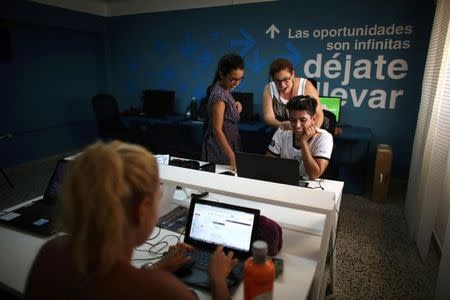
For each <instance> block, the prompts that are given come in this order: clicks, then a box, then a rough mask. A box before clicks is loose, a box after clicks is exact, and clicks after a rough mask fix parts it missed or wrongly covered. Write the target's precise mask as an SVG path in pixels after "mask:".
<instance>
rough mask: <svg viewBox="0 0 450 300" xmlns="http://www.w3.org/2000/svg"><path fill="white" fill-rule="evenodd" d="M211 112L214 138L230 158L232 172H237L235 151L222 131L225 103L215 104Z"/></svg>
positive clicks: (218, 102)
mask: <svg viewBox="0 0 450 300" xmlns="http://www.w3.org/2000/svg"><path fill="white" fill-rule="evenodd" d="M211 112H212V116H211V118H212V127H213V132H214V137H215V138H216V140H217V142H218V143H219V145H220V147H221V148H222V150H223V151H224V152H225V155H226V156H227V157H228V161H229V163H230V166H231V170H232V171H236V158H235V156H234V152H233V149H232V148H231V146H230V144H229V143H228V140H227V138H226V136H225V134H224V133H223V130H222V127H223V119H224V114H225V102H224V101H217V102H215V103H213V105H212V109H211Z"/></svg>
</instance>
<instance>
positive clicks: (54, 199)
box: [42, 159, 69, 204]
mask: <svg viewBox="0 0 450 300" xmlns="http://www.w3.org/2000/svg"><path fill="white" fill-rule="evenodd" d="M68 162H69V161H68V160H64V159H61V160H59V161H58V163H57V164H56V167H55V170H54V171H53V174H52V177H51V178H50V181H49V183H48V185H47V188H46V190H45V192H44V197H43V199H42V201H43V202H45V203H48V204H56V203H59V197H60V194H61V191H62V184H63V180H64V173H65V171H66V167H67V163H68Z"/></svg>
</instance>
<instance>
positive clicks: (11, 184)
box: [0, 133, 14, 188]
mask: <svg viewBox="0 0 450 300" xmlns="http://www.w3.org/2000/svg"><path fill="white" fill-rule="evenodd" d="M11 137H12V135H11V134H10V133H7V134H2V135H0V141H1V140H7V139H10V138H11ZM0 173H1V174H2V175H3V178H5V180H6V182H7V183H8V184H9V186H10V187H11V188H14V184H13V183H12V181H11V179H9V177H8V175H6V173H5V171H4V170H3V168H2V167H0Z"/></svg>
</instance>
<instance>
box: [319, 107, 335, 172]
mask: <svg viewBox="0 0 450 300" xmlns="http://www.w3.org/2000/svg"><path fill="white" fill-rule="evenodd" d="M321 129H324V130H326V131H328V132H329V133H330V134H331V135H332V136H333V139H334V136H335V130H336V116H335V115H334V114H333V113H332V112H331V111H329V110H326V109H324V110H323V123H322V127H321ZM335 150H336V144H334V145H333V152H334V151H335ZM338 171H339V170H338V168H337V165H336V162H335V161H334V159H333V154H331V159H330V161H329V163H328V167H327V169H326V170H325V172H324V173H323V174H322V176H321V177H322V178H325V179H334V180H336V179H337V177H338Z"/></svg>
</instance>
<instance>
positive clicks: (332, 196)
mask: <svg viewBox="0 0 450 300" xmlns="http://www.w3.org/2000/svg"><path fill="white" fill-rule="evenodd" d="M216 171H219V172H220V169H219V170H216ZM160 177H161V181H162V182H163V183H164V184H165V196H164V198H165V201H166V202H165V204H163V206H164V205H167V203H168V202H172V199H173V198H175V201H176V203H178V204H181V205H185V206H187V205H188V203H189V198H188V197H186V195H183V193H180V192H177V193H175V187H176V186H182V187H184V188H189V189H193V190H199V191H207V192H209V193H210V194H209V195H208V197H207V198H206V199H210V200H214V201H223V202H227V203H231V204H239V205H244V206H249V207H253V208H257V209H260V210H261V212H262V214H264V215H266V216H267V217H269V218H271V219H274V220H276V221H277V222H279V223H280V225H281V226H282V229H283V240H284V245H283V252H284V253H287V254H291V255H294V256H297V257H302V258H307V259H313V260H315V261H317V269H316V271H315V274H314V281H313V286H312V289H311V293H310V297H311V298H312V299H323V298H324V297H325V291H326V281H327V273H328V272H329V275H330V276H331V279H332V281H333V272H334V271H333V270H334V253H333V256H331V263H330V265H329V267H328V268H326V262H327V256H328V255H329V254H330V252H331V251H332V249H333V247H334V242H335V236H336V235H335V232H336V225H337V213H336V212H337V207H339V205H340V200H341V194H342V188H343V183H342V182H333V181H324V182H322V183H321V184H322V186H323V187H324V189H325V190H320V189H309V188H301V187H296V186H289V185H284V184H276V183H272V182H265V181H259V180H253V179H248V178H240V177H234V176H226V175H219V174H213V173H208V172H202V171H195V170H190V169H182V168H177V167H173V166H168V165H160ZM315 183H317V182H312V183H311V184H315ZM317 184H318V183H317ZM327 189H330V190H331V191H327Z"/></svg>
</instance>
